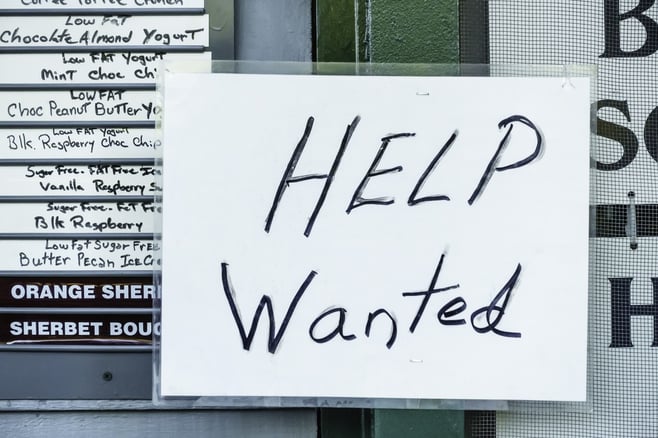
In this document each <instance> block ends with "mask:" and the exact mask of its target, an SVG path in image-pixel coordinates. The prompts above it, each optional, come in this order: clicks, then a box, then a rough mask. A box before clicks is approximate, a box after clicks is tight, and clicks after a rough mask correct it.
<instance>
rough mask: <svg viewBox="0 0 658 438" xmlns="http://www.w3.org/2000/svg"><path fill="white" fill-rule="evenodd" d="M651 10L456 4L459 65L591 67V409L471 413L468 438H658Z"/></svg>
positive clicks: (657, 26)
mask: <svg viewBox="0 0 658 438" xmlns="http://www.w3.org/2000/svg"><path fill="white" fill-rule="evenodd" d="M655 3H657V1H656V0H578V1H576V0H491V1H488V2H485V1H481V0H461V4H460V39H461V41H460V51H461V60H462V62H489V63H491V64H498V63H504V64H510V63H521V64H567V63H590V64H597V65H598V68H599V76H598V90H597V99H596V100H597V103H596V114H597V132H598V135H597V137H596V140H595V142H594V146H593V150H592V152H591V156H592V166H593V168H594V170H593V171H592V172H593V176H592V178H593V187H594V193H593V195H592V208H591V211H592V217H593V227H592V231H591V241H590V242H591V243H590V246H591V263H590V266H591V268H590V290H589V293H590V331H589V348H590V355H589V363H588V367H589V381H590V385H589V402H588V403H587V406H586V409H577V408H576V409H568V408H566V409H565V408H563V409H557V408H555V407H550V406H549V407H546V406H544V407H543V408H541V407H537V406H536V405H535V406H534V407H535V408H536V409H534V408H533V407H532V405H526V406H524V405H523V404H521V405H519V406H516V407H515V406H514V405H512V407H513V409H511V410H510V411H506V412H497V413H495V412H472V413H469V415H468V416H467V421H468V425H467V426H468V429H469V431H470V436H472V437H514V438H516V437H551V438H553V437H624V438H628V437H658V366H657V364H658V361H656V358H657V355H658V348H656V347H658V238H657V237H658V189H657V188H656V187H657V183H658V68H657V67H658V53H657V51H658V23H657V22H658V4H655ZM583 147H585V145H583ZM556 177H559V175H556ZM547 183H550V182H547ZM556 275H559V273H556ZM528 406H530V407H528Z"/></svg>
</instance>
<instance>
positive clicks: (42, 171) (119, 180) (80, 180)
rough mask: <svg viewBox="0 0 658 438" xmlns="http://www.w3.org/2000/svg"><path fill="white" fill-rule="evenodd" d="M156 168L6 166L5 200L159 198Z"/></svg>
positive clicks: (1, 191) (1, 190)
mask: <svg viewBox="0 0 658 438" xmlns="http://www.w3.org/2000/svg"><path fill="white" fill-rule="evenodd" d="M158 174H160V169H158V168H157V167H156V166H154V165H126V164H89V165H67V164H53V165H32V164H30V165H26V166H5V167H2V168H0V175H1V176H2V179H3V181H5V182H6V184H5V185H4V186H3V187H2V188H0V195H1V196H66V197H71V196H81V197H84V196H108V197H112V196H142V197H153V196H155V195H159V194H161V192H162V189H161V188H160V187H159V185H158V184H157V183H156V182H155V177H156V175H158Z"/></svg>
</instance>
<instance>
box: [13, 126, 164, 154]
mask: <svg viewBox="0 0 658 438" xmlns="http://www.w3.org/2000/svg"><path fill="white" fill-rule="evenodd" d="M161 147H162V141H161V140H160V139H159V138H158V135H157V133H156V131H155V130H153V129H135V128H32V129H21V128H16V129H0V159H70V158H98V159H103V158H117V157H121V158H125V159H131V158H153V157H154V156H157V154H158V153H159V152H160V148H161Z"/></svg>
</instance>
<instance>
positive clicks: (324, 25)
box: [314, 0, 356, 62]
mask: <svg viewBox="0 0 658 438" xmlns="http://www.w3.org/2000/svg"><path fill="white" fill-rule="evenodd" d="M315 10H316V17H315V27H316V30H315V36H314V37H315V39H316V40H315V44H316V59H317V61H319V62H355V61H356V43H355V41H356V38H355V19H354V17H355V10H356V9H355V0H316V2H315Z"/></svg>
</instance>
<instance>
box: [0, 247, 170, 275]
mask: <svg viewBox="0 0 658 438" xmlns="http://www.w3.org/2000/svg"><path fill="white" fill-rule="evenodd" d="M157 250H159V244H158V243H156V242H153V241H150V240H105V239H62V240H49V239H44V240H5V241H3V242H2V246H0V270H6V271H14V270H28V271H33V270H43V271H70V270H76V271H94V270H117V269H124V270H131V271H144V270H150V269H154V268H156V269H157V268H158V267H159V266H160V259H159V258H157V257H155V256H154V254H153V253H154V251H157Z"/></svg>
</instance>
